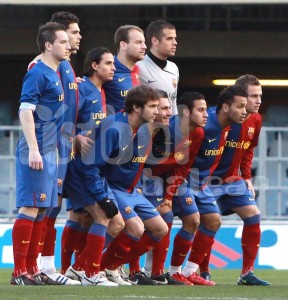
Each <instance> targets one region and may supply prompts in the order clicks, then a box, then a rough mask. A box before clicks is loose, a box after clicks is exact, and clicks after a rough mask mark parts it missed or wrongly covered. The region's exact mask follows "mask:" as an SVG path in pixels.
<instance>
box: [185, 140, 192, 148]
mask: <svg viewBox="0 0 288 300" xmlns="http://www.w3.org/2000/svg"><path fill="white" fill-rule="evenodd" d="M191 144H192V141H191V140H186V141H185V142H184V147H189V146H190V145H191Z"/></svg>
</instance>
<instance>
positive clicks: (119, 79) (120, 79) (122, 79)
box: [118, 77, 126, 82]
mask: <svg viewBox="0 0 288 300" xmlns="http://www.w3.org/2000/svg"><path fill="white" fill-rule="evenodd" d="M125 79H126V78H125V77H124V78H118V81H119V82H122V81H124V80H125Z"/></svg>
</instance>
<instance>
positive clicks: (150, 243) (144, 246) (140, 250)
mask: <svg viewBox="0 0 288 300" xmlns="http://www.w3.org/2000/svg"><path fill="white" fill-rule="evenodd" d="M158 243H159V241H157V240H155V239H153V238H152V237H151V236H150V235H149V234H148V233H147V231H144V233H143V234H142V236H141V238H140V240H139V241H138V242H137V243H136V244H135V245H134V246H133V248H131V251H130V252H129V253H127V254H126V255H125V256H124V257H123V259H122V260H121V265H123V264H125V263H127V262H129V267H130V274H135V273H137V272H139V271H140V266H139V259H140V256H141V255H142V254H144V253H146V252H147V251H149V250H150V249H151V248H152V247H154V246H156V245H157V244H158ZM136 262H138V264H137V263H136Z"/></svg>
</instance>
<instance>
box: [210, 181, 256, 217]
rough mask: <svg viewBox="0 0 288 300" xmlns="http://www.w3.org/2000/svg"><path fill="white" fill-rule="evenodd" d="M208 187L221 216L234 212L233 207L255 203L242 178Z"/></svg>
mask: <svg viewBox="0 0 288 300" xmlns="http://www.w3.org/2000/svg"><path fill="white" fill-rule="evenodd" d="M209 187H210V189H211V191H212V193H213V195H214V197H215V199H216V200H217V203H218V206H219V208H220V211H221V214H222V215H223V216H227V215H231V214H234V212H233V210H232V209H233V208H237V207H243V206H248V205H256V201H255V198H254V196H253V195H252V193H251V191H249V190H248V188H247V185H246V183H245V181H244V180H239V181H236V182H232V183H227V184H221V185H211V186H209Z"/></svg>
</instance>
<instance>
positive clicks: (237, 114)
mask: <svg viewBox="0 0 288 300" xmlns="http://www.w3.org/2000/svg"><path fill="white" fill-rule="evenodd" d="M246 104H247V94H246V91H245V90H244V89H242V88H241V87H239V86H230V87H228V88H226V89H223V90H222V91H221V92H220V94H219V97H218V102H217V107H216V110H213V111H211V112H210V113H209V114H208V121H207V124H206V126H205V128H204V133H205V136H204V140H203V142H202V145H201V147H200V150H199V152H198V155H197V157H196V158H195V161H194V163H193V165H192V168H191V172H190V174H189V176H188V178H187V180H188V182H189V186H190V187H191V189H192V190H193V191H194V198H195V201H196V205H197V207H198V210H199V213H200V226H199V228H198V230H197V232H196V234H195V236H194V240H193V244H192V248H191V252H190V255H189V258H188V261H187V263H186V265H185V267H184V269H183V272H182V274H183V275H184V276H185V277H186V279H187V280H189V281H190V282H192V283H193V284H196V285H212V284H211V281H209V280H204V279H203V278H202V277H200V276H199V275H198V274H197V273H196V271H197V269H198V267H199V265H200V264H201V263H202V262H203V261H204V259H205V257H206V255H207V254H209V253H210V251H211V248H212V245H213V243H214V237H215V235H216V232H217V230H218V229H219V227H220V224H221V219H220V213H219V209H218V207H217V204H216V201H215V198H214V196H213V194H212V192H211V191H210V189H209V187H208V183H209V180H210V176H211V175H212V174H213V172H214V170H215V169H216V167H217V165H218V163H219V161H220V159H221V155H222V154H223V151H224V146H225V143H226V139H227V136H228V133H229V130H230V126H231V125H232V124H233V123H238V124H241V123H243V122H244V120H245V117H246ZM176 272H178V273H181V266H178V268H176V267H173V269H170V273H172V274H173V273H176ZM213 283H214V282H213ZM214 284H215V283H214Z"/></svg>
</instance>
